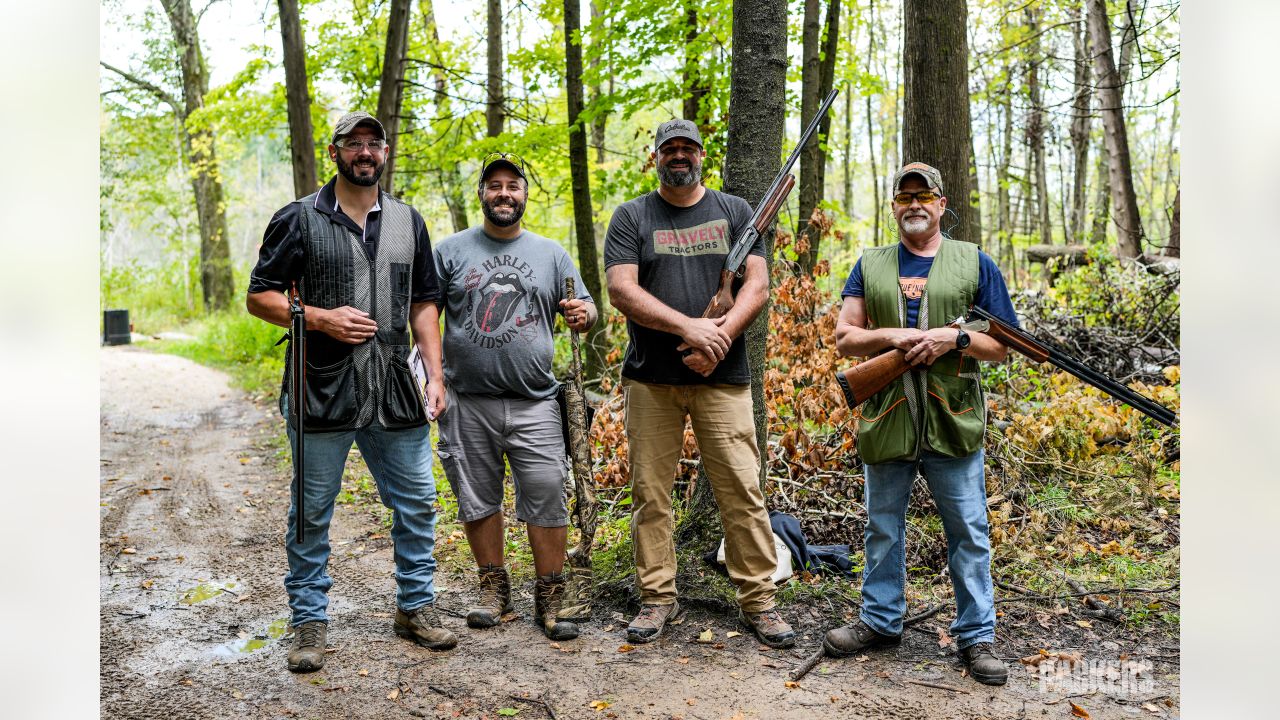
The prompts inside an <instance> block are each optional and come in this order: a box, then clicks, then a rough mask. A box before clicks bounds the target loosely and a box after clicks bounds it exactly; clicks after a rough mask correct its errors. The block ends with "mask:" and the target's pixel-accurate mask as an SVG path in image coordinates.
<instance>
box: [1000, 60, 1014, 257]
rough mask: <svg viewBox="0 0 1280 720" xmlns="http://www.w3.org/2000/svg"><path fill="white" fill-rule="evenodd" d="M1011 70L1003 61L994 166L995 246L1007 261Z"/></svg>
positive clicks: (1010, 247)
mask: <svg viewBox="0 0 1280 720" xmlns="http://www.w3.org/2000/svg"><path fill="white" fill-rule="evenodd" d="M1012 72H1013V68H1011V67H1010V65H1009V63H1008V61H1007V60H1006V61H1005V66H1004V76H1005V78H1006V79H1005V86H1004V92H1002V93H1001V94H1000V102H1001V110H1002V111H1003V114H1004V128H1003V132H1001V139H1000V164H999V165H997V166H996V223H997V225H998V227H997V228H996V237H997V238H998V239H997V241H996V242H997V245H998V246H999V247H1001V248H1002V249H1001V252H1002V253H1004V257H1005V259H1006V260H1007V261H1012V260H1013V258H1014V255H1013V212H1012V208H1011V207H1010V201H1009V183H1010V182H1011V179H1010V178H1009V165H1010V164H1011V163H1012V162H1013V88H1012V87H1011V85H1012V84H1013V79H1012V78H1013V75H1012Z"/></svg>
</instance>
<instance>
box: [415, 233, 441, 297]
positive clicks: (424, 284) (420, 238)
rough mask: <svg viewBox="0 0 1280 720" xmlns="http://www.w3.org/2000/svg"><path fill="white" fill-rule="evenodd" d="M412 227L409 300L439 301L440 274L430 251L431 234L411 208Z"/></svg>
mask: <svg viewBox="0 0 1280 720" xmlns="http://www.w3.org/2000/svg"><path fill="white" fill-rule="evenodd" d="M412 212H413V228H414V235H415V237H416V241H415V242H414V247H413V294H412V296H411V298H410V301H411V302H415V303H424V302H434V303H438V302H440V299H441V297H442V293H441V292H440V276H439V275H438V274H437V273H436V261H435V257H434V256H433V255H432V253H431V236H430V235H429V234H428V233H427V223H426V222H425V221H424V220H423V219H422V215H420V214H418V211H417V210H413V211H412Z"/></svg>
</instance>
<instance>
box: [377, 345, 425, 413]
mask: <svg viewBox="0 0 1280 720" xmlns="http://www.w3.org/2000/svg"><path fill="white" fill-rule="evenodd" d="M382 417H383V420H384V421H385V425H384V427H386V428H387V429H388V430H403V429H407V428H414V427H420V426H422V425H426V424H427V409H426V405H425V403H424V402H423V399H422V390H421V389H420V388H419V386H418V381H417V380H415V379H414V377H413V372H412V371H410V370H409V363H408V361H406V360H405V359H404V358H402V357H400V356H399V355H398V354H395V353H392V354H391V357H390V360H389V361H388V363H387V375H386V383H385V385H384V386H383V393H382Z"/></svg>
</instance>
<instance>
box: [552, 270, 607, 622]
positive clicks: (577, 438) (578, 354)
mask: <svg viewBox="0 0 1280 720" xmlns="http://www.w3.org/2000/svg"><path fill="white" fill-rule="evenodd" d="M564 297H565V299H566V300H573V299H575V298H577V297H578V293H577V291H576V288H575V283H574V279H573V278H571V277H569V278H565V280H564ZM569 346H570V348H571V350H572V361H571V363H570V365H569V377H568V378H567V381H566V382H565V384H564V401H565V402H564V409H565V417H564V424H565V428H566V429H567V430H568V435H569V458H570V461H571V463H572V466H573V497H574V501H573V523H574V525H576V526H577V528H578V532H579V535H580V537H579V538H578V544H577V546H576V547H574V548H573V549H572V550H570V551H569V557H568V560H569V562H568V567H567V568H566V569H567V571H568V575H569V577H568V582H567V583H566V587H565V594H564V602H563V604H562V606H561V609H560V612H559V613H558V614H557V617H558V618H559V619H561V620H585V619H588V618H590V617H591V594H592V590H593V586H594V582H593V580H592V577H593V573H592V568H591V546H592V545H593V544H594V543H595V539H596V514H597V503H596V483H595V477H594V476H593V475H592V474H591V443H590V439H589V436H588V433H589V432H590V429H591V416H590V415H589V414H588V408H587V394H586V390H585V389H584V388H583V383H582V341H581V338H580V336H579V335H578V331H576V330H572V329H571V330H570V331H569Z"/></svg>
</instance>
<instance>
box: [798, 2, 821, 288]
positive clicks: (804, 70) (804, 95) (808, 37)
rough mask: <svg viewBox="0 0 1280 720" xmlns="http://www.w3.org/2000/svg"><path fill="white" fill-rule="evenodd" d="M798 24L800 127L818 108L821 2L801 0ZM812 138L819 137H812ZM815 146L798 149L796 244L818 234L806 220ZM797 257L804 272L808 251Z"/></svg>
mask: <svg viewBox="0 0 1280 720" xmlns="http://www.w3.org/2000/svg"><path fill="white" fill-rule="evenodd" d="M800 27H801V35H800V38H801V39H800V123H801V125H802V126H803V124H804V123H807V122H809V118H811V117H813V115H814V113H816V112H817V111H818V103H820V102H822V98H821V97H819V96H818V93H819V92H821V88H820V87H819V85H821V84H822V71H821V68H820V63H821V59H822V57H821V56H822V47H821V43H822V4H821V2H820V0H804V20H803V21H802V22H801V25H800ZM815 140H818V141H820V140H821V139H820V138H815ZM818 145H819V142H811V143H809V145H808V146H807V147H805V148H804V149H803V150H801V151H800V182H799V185H800V187H799V188H798V189H799V191H800V192H799V195H800V206H799V212H798V213H797V215H796V240H797V241H800V240H801V238H803V239H804V242H798V243H797V247H801V246H803V245H805V244H808V243H814V244H816V243H817V238H816V237H814V235H817V234H818V230H817V228H816V227H815V228H810V226H809V219H810V217H811V216H812V215H813V209H814V208H815V207H817V205H818V203H819V202H821V194H822V191H821V189H819V188H818V164H819V163H820V162H822V151H821V149H820V148H819V147H818ZM811 230H812V232H811ZM799 260H800V268H799V269H800V272H801V273H804V274H808V272H809V270H810V268H811V267H812V266H811V264H810V260H809V253H808V251H806V252H803V253H801V254H800V256H799Z"/></svg>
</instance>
